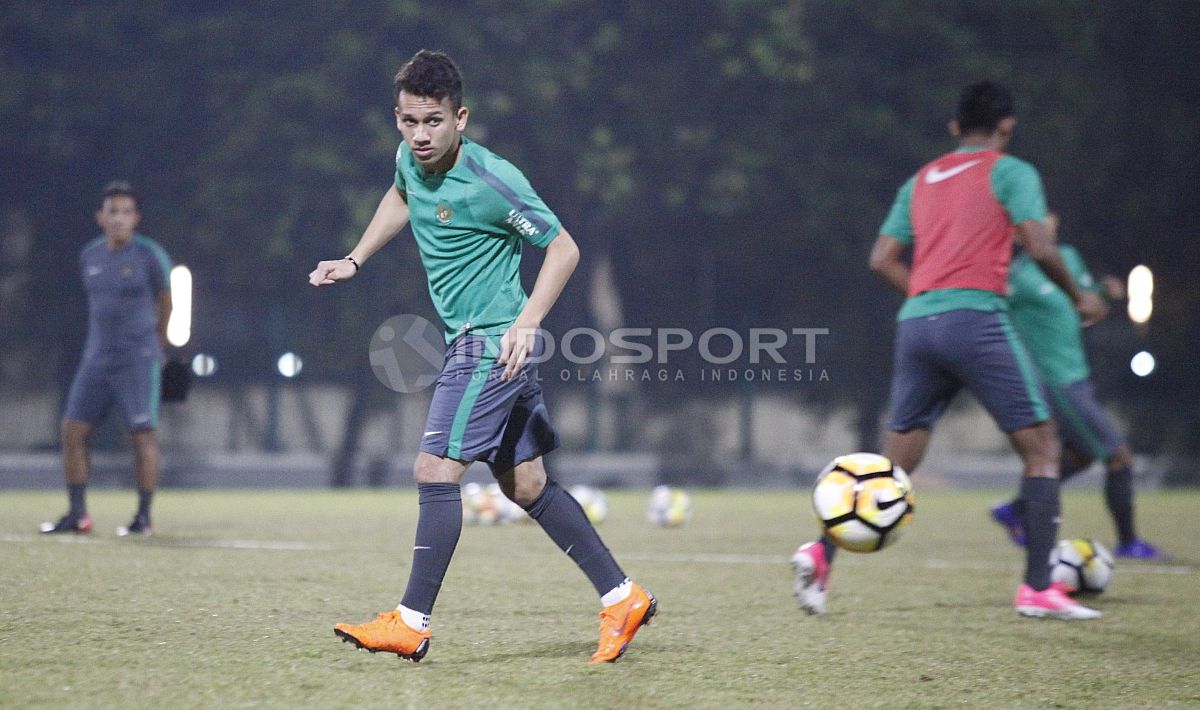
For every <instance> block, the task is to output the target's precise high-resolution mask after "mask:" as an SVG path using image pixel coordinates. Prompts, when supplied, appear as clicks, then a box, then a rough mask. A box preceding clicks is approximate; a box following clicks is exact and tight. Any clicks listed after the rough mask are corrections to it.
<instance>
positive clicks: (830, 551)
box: [820, 535, 837, 565]
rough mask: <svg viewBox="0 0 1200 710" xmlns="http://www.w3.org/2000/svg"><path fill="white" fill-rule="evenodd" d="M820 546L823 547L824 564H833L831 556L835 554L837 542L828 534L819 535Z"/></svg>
mask: <svg viewBox="0 0 1200 710" xmlns="http://www.w3.org/2000/svg"><path fill="white" fill-rule="evenodd" d="M820 542H821V547H823V548H825V564H830V565H831V564H833V556H834V555H835V554H837V543H836V542H834V541H833V538H831V537H829V536H828V535H822V536H821V540H820Z"/></svg>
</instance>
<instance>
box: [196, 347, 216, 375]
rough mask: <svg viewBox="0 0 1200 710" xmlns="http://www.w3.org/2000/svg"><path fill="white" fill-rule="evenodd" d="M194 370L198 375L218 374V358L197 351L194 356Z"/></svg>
mask: <svg viewBox="0 0 1200 710" xmlns="http://www.w3.org/2000/svg"><path fill="white" fill-rule="evenodd" d="M192 372H194V373H196V376H197V377H212V376H213V375H215V374H217V359H216V358H215V357H213V356H212V355H209V354H207V353H197V354H196V357H194V358H192Z"/></svg>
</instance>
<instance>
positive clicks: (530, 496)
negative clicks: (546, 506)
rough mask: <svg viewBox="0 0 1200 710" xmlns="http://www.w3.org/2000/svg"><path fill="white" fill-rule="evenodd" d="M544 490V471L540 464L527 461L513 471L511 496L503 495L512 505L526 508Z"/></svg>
mask: <svg viewBox="0 0 1200 710" xmlns="http://www.w3.org/2000/svg"><path fill="white" fill-rule="evenodd" d="M545 488H546V469H545V468H543V467H542V466H541V463H540V462H537V463H536V465H535V462H533V461H529V462H526V463H523V464H521V465H520V466H517V467H516V468H515V469H513V476H512V494H511V495H509V494H508V492H507V491H505V494H506V495H508V497H509V498H511V499H512V500H513V502H514V503H516V504H517V505H519V506H521V507H522V508H527V507H529V506H530V505H532V504H533V502H534V501H535V500H537V499H538V496H540V495H541V494H542V491H543V490H545Z"/></svg>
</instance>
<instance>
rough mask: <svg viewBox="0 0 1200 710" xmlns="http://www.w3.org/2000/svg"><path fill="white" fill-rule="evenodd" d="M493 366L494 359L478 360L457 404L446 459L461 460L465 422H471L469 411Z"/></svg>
mask: <svg viewBox="0 0 1200 710" xmlns="http://www.w3.org/2000/svg"><path fill="white" fill-rule="evenodd" d="M489 340H490V339H489ZM495 364H496V360H495V358H494V357H488V356H486V355H485V356H484V357H482V358H480V360H479V365H478V366H476V368H475V371H474V372H472V373H471V382H470V383H469V384H468V385H467V388H466V390H464V391H463V397H462V399H461V400H459V402H458V409H457V410H456V411H455V412H454V423H453V424H452V425H451V426H450V443H449V445H448V447H447V449H446V457H447V458H452V459H461V458H462V447H463V436H464V435H465V434H466V433H467V422H469V421H470V420H471V410H472V409H474V408H475V400H477V399H479V393H480V392H482V391H483V386H484V385H485V384H487V378H488V372H489V371H490V370H491V369H492V366H493V365H495Z"/></svg>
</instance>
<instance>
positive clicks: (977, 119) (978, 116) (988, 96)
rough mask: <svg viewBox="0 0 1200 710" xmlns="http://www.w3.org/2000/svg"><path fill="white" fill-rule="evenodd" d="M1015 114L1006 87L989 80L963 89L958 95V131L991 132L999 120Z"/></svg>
mask: <svg viewBox="0 0 1200 710" xmlns="http://www.w3.org/2000/svg"><path fill="white" fill-rule="evenodd" d="M1013 115H1015V112H1014V111H1013V98H1012V94H1010V93H1009V92H1008V89H1006V88H1004V87H1003V86H1001V85H999V84H996V83H994V82H991V81H981V82H978V83H975V84H971V85H970V86H968V87H967V88H965V89H963V92H962V95H961V96H959V97H958V112H957V113H956V115H955V118H956V119H957V120H958V130H959V132H961V133H963V134H966V133H976V132H987V133H992V132H994V131H995V130H996V127H997V126H998V125H1000V121H1002V120H1004V119H1006V118H1008V117H1009V116H1013Z"/></svg>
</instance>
